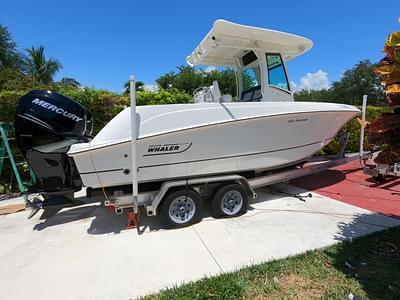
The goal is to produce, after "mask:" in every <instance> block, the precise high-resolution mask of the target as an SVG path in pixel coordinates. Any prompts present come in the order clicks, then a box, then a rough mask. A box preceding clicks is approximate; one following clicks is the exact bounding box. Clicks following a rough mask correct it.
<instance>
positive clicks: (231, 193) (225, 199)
mask: <svg viewBox="0 0 400 300" xmlns="http://www.w3.org/2000/svg"><path fill="white" fill-rule="evenodd" d="M248 202H249V197H248V195H247V193H246V190H245V189H244V188H243V186H242V185H240V184H238V183H231V184H228V185H225V186H223V187H222V188H220V189H219V190H218V191H217V192H216V193H215V195H214V197H213V199H212V202H211V209H212V214H213V216H214V217H215V218H219V217H234V216H239V215H242V214H244V213H245V212H246V211H247V206H248Z"/></svg>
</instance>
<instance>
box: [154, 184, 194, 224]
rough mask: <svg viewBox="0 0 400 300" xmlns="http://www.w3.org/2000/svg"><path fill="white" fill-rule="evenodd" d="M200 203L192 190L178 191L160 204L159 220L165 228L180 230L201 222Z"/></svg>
mask: <svg viewBox="0 0 400 300" xmlns="http://www.w3.org/2000/svg"><path fill="white" fill-rule="evenodd" d="M201 211H202V201H201V197H200V195H199V193H197V192H196V191H195V190H193V189H190V188H189V189H186V188H184V189H179V190H177V191H175V192H172V193H171V194H169V195H168V196H167V197H166V198H165V200H164V201H163V202H162V204H161V208H160V219H161V222H162V223H163V225H164V226H165V227H166V228H180V227H185V226H188V225H190V224H194V223H197V222H199V221H200V220H201Z"/></svg>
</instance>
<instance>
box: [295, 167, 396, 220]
mask: <svg viewBox="0 0 400 300" xmlns="http://www.w3.org/2000/svg"><path fill="white" fill-rule="evenodd" d="M291 184H293V185H295V186H298V187H301V188H303V189H306V190H310V191H314V192H316V193H318V194H321V195H324V196H327V197H329V198H332V199H336V200H339V201H342V202H345V203H348V204H352V205H356V206H358V207H362V208H365V209H368V210H371V211H374V212H377V213H382V214H385V215H387V216H392V217H400V179H393V180H389V181H386V182H379V183H377V182H375V180H374V179H372V178H371V177H370V176H368V175H365V174H363V172H362V168H361V166H360V163H359V162H358V161H353V162H350V163H348V164H345V165H341V166H338V167H335V168H332V169H330V170H327V171H324V172H322V173H319V174H315V175H310V176H306V177H302V178H299V179H296V180H293V181H291Z"/></svg>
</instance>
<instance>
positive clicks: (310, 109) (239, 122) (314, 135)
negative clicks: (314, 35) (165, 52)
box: [68, 20, 359, 188]
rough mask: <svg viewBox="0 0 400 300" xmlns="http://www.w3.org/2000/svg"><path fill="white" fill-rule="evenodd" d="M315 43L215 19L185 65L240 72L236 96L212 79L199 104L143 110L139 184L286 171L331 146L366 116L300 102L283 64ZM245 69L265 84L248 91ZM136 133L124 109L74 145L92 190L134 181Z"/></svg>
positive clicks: (347, 108)
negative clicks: (350, 124)
mask: <svg viewBox="0 0 400 300" xmlns="http://www.w3.org/2000/svg"><path fill="white" fill-rule="evenodd" d="M311 46H312V42H311V41H310V40H308V39H305V38H303V37H299V36H296V35H291V34H287V33H282V32H277V31H272V30H267V29H260V28H255V27H250V26H243V25H239V24H234V23H231V22H227V21H224V20H218V21H216V22H215V23H214V27H213V28H212V29H211V31H210V32H209V33H208V34H207V35H206V37H205V38H204V39H203V41H202V42H201V43H200V45H199V46H198V47H196V49H195V50H194V51H193V53H192V54H191V55H190V56H188V58H187V61H188V63H190V64H191V65H209V66H210V65H211V66H225V67H232V68H235V69H236V70H237V75H238V76H237V77H238V81H239V84H238V85H239V87H238V89H237V90H238V95H221V94H220V92H219V91H218V90H217V89H218V86H217V83H214V84H213V86H212V87H210V88H205V89H202V90H201V91H200V92H199V93H198V94H197V95H195V98H196V99H197V100H200V101H198V103H194V104H176V105H156V106H139V107H138V108H137V114H138V118H137V119H138V120H139V121H138V123H137V124H136V128H138V141H137V165H138V175H137V176H138V182H139V183H143V182H151V181H164V180H169V179H176V178H185V177H193V176H204V175H210V174H227V173H241V172H247V171H263V170H271V169H276V168H281V167H284V166H287V165H291V164H294V163H297V162H300V161H304V160H305V159H307V158H308V157H310V156H312V155H313V154H314V153H315V152H317V151H318V150H320V149H322V148H323V147H324V146H325V145H327V144H328V143H329V142H331V141H332V139H333V138H334V137H335V136H336V134H337V133H338V131H339V130H340V129H341V127H342V126H343V125H344V124H345V123H346V122H348V121H349V120H350V119H351V118H353V117H354V116H355V115H356V114H358V113H359V110H358V109H357V108H355V107H353V106H350V105H345V104H333V103H316V102H312V103H308V102H294V101H293V91H292V89H291V87H290V81H289V79H288V77H287V76H286V74H287V71H286V67H285V62H286V61H288V60H289V59H292V58H294V57H296V56H298V55H300V54H302V53H304V52H305V51H307V50H309V49H310V48H311ZM270 53H272V54H270ZM243 72H247V74H248V75H249V74H250V75H251V74H255V78H254V81H257V82H253V84H254V86H251V87H248V88H247V90H244V87H243V84H242V83H241V82H240V81H241V79H242V78H241V77H242V76H241V75H242V74H243ZM249 72H253V73H249ZM257 77H258V78H257ZM239 95H240V96H239ZM232 96H236V97H237V98H238V101H237V102H231V101H230V99H231V98H232ZM209 101H211V102H209ZM225 101H227V102H225ZM130 128H131V125H130V108H126V109H125V110H123V111H122V112H121V113H119V114H118V115H117V116H116V117H115V118H114V119H113V120H111V121H110V122H109V123H108V124H107V125H106V126H105V127H104V128H103V129H102V130H101V131H100V132H99V133H98V134H97V136H96V137H95V138H94V139H93V140H92V141H90V142H88V143H78V144H74V145H72V146H71V148H70V150H69V151H68V155H69V156H70V157H72V158H73V159H74V161H75V163H76V166H77V168H78V171H79V174H80V176H81V178H82V181H83V183H84V185H85V186H89V187H93V188H97V187H100V186H117V185H126V184H129V183H130V182H131V175H130V153H131V152H130V141H131V138H130V137H131V133H130Z"/></svg>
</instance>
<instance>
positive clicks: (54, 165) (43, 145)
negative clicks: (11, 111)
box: [15, 90, 93, 192]
mask: <svg viewBox="0 0 400 300" xmlns="http://www.w3.org/2000/svg"><path fill="white" fill-rule="evenodd" d="M92 131H93V116H92V114H91V113H90V111H89V110H87V109H86V108H84V107H83V106H82V105H80V104H79V103H77V102H75V101H73V100H71V99H69V98H67V97H65V96H63V95H60V94H58V93H55V92H52V91H40V90H35V91H31V92H29V93H28V94H26V95H24V96H22V97H21V98H20V100H19V103H18V106H17V109H16V114H15V133H16V139H17V143H18V146H19V148H20V151H21V153H22V154H23V155H24V157H25V159H26V161H27V162H28V164H29V165H30V167H31V168H32V170H33V172H34V173H35V175H36V177H37V185H36V186H35V187H34V189H35V191H44V192H60V191H73V190H78V189H80V188H81V186H82V182H81V180H80V176H79V174H78V173H77V171H76V167H75V164H74V162H73V160H72V159H71V158H69V157H68V156H67V154H66V153H67V151H68V150H69V148H70V146H71V145H72V144H75V143H78V142H87V141H88V140H90V139H91V134H92Z"/></svg>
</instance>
